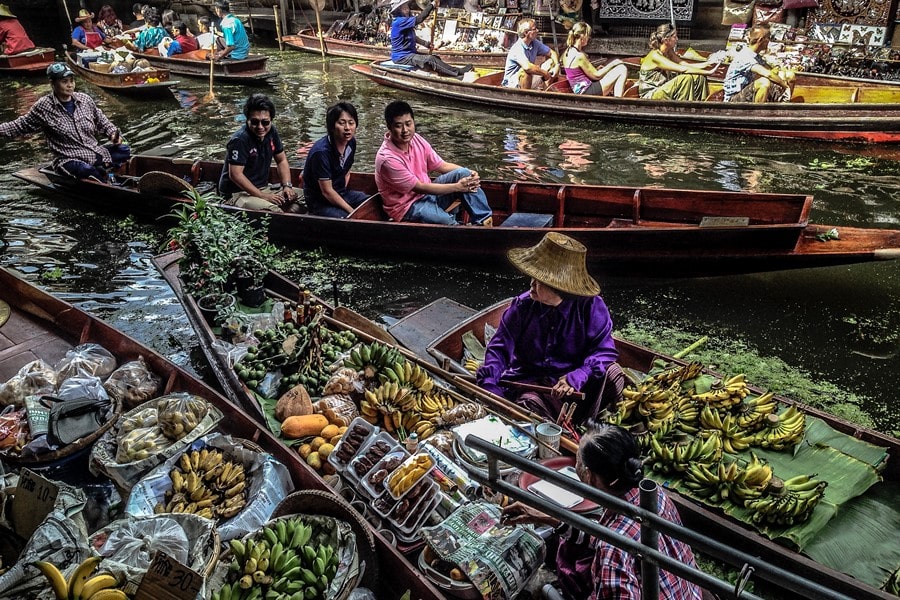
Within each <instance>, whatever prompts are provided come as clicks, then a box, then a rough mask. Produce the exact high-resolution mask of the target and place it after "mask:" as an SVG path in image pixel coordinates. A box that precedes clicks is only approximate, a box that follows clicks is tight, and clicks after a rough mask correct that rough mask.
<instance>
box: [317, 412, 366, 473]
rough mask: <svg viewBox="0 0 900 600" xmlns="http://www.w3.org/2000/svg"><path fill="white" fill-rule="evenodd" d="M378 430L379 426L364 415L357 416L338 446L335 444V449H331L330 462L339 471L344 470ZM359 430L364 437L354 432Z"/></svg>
mask: <svg viewBox="0 0 900 600" xmlns="http://www.w3.org/2000/svg"><path fill="white" fill-rule="evenodd" d="M377 430H378V428H377V427H375V426H374V425H372V424H371V423H369V422H368V421H366V420H365V419H363V418H362V417H356V418H355V419H353V421H351V422H350V425H349V426H348V427H347V432H346V433H344V435H343V436H341V440H340V441H339V442H338V444H337V446H335V447H334V450H332V451H331V454H329V455H328V462H329V463H330V464H331V466H333V467H334V468H335V469H336V470H337V471H343V470H344V469H346V468H347V465H348V464H349V463H350V461H351V460H353V457H355V456H356V453H357V452H359V450H360V449H361V448H362V447H363V446H365V444H366V442H368V441H369V439H370V438H371V437H372V436H373V435H375V434H376V433H377ZM357 431H358V432H360V435H362V437H359V435H356V434H355V433H354V432H357ZM342 457H346V458H342Z"/></svg>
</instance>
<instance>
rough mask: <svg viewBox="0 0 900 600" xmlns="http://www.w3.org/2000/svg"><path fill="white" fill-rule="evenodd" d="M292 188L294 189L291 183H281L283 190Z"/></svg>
mask: <svg viewBox="0 0 900 600" xmlns="http://www.w3.org/2000/svg"><path fill="white" fill-rule="evenodd" d="M293 187H294V184H293V183H291V182H288V183H282V184H281V189H284V188H293Z"/></svg>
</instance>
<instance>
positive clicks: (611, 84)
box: [562, 21, 628, 98]
mask: <svg viewBox="0 0 900 600" xmlns="http://www.w3.org/2000/svg"><path fill="white" fill-rule="evenodd" d="M590 40H591V26H590V25H588V24H587V23H585V22H583V21H579V22H578V23H575V25H573V26H572V29H571V30H570V31H569V39H568V40H567V42H566V46H567V47H566V51H565V53H563V59H562V64H563V68H564V69H565V72H566V79H567V80H568V81H569V86H570V87H571V88H572V91H573V92H575V93H576V94H591V95H594V96H609V95H610V94H612V95H613V96H616V97H619V98H620V97H621V96H622V94H624V93H625V81H626V80H627V79H628V67H626V66H625V63H623V62H622V61H621V60H619V59H614V60H611V61H609V62H608V63H606V64H605V65H603V66H602V67H600V68H599V69H598V68H596V67H594V65H592V64H591V61H590V60H588V56H587V54H585V52H584V47H585V46H587V44H588V42H589V41H590Z"/></svg>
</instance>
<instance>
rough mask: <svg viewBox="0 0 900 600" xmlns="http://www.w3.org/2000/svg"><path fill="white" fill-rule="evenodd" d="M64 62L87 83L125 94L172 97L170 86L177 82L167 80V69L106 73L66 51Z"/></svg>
mask: <svg viewBox="0 0 900 600" xmlns="http://www.w3.org/2000/svg"><path fill="white" fill-rule="evenodd" d="M66 63H67V64H68V65H69V66H70V67H71V68H72V69H73V70H74V71H75V72H76V73H77V74H78V76H79V77H81V78H82V79H84V80H85V81H87V82H88V83H92V84H94V85H96V86H97V87H99V88H101V89H104V90H106V91H108V92H116V93H120V94H125V95H127V96H135V97H140V98H161V97H165V96H167V95H168V96H172V98H174V97H175V96H174V95H173V94H172V90H171V88H172V86H175V85H178V83H179V82H178V80H175V81H170V80H169V70H168V69H153V70H151V71H136V72H131V73H108V72H106V71H100V70H97V69H96V68H89V67H85V66H83V65H82V64H81V61H80V60H78V57H77V55H75V54H74V53H72V52H66Z"/></svg>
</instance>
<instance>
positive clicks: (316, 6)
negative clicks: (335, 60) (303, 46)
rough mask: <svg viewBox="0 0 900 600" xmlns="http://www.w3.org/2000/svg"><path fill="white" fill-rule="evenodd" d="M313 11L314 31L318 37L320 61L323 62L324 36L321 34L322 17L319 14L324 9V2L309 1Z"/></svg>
mask: <svg viewBox="0 0 900 600" xmlns="http://www.w3.org/2000/svg"><path fill="white" fill-rule="evenodd" d="M310 4H312V7H313V9H314V10H315V11H316V30H317V31H318V34H317V35H318V36H319V49H320V50H321V51H322V60H325V36H324V35H323V34H322V17H321V12H322V10H323V9H324V8H325V0H310Z"/></svg>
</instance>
